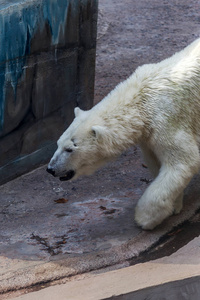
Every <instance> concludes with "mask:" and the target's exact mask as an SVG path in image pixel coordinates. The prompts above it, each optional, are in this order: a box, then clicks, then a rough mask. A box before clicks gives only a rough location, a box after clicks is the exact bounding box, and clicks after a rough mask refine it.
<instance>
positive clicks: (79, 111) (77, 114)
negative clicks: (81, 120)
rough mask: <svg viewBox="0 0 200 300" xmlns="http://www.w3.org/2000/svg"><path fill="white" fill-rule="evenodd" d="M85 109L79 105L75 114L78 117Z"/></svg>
mask: <svg viewBox="0 0 200 300" xmlns="http://www.w3.org/2000/svg"><path fill="white" fill-rule="evenodd" d="M83 112H84V111H83V110H82V109H80V108H79V107H78V106H77V107H75V108H74V114H75V117H78V116H79V115H80V114H82V113H83Z"/></svg>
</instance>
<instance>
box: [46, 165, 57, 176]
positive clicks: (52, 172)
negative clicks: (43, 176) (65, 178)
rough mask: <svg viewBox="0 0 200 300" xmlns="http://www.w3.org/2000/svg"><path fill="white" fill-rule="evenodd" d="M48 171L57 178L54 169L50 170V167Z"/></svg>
mask: <svg viewBox="0 0 200 300" xmlns="http://www.w3.org/2000/svg"><path fill="white" fill-rule="evenodd" d="M46 171H47V172H48V173H49V174H51V175H53V176H55V171H54V170H53V169H52V168H49V167H48V168H47V169H46Z"/></svg>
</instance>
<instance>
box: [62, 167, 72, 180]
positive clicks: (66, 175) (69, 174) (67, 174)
mask: <svg viewBox="0 0 200 300" xmlns="http://www.w3.org/2000/svg"><path fill="white" fill-rule="evenodd" d="M74 175H75V171H73V170H70V171H68V172H67V173H66V174H65V176H62V177H60V180H61V181H67V180H70V179H72V178H73V177H74Z"/></svg>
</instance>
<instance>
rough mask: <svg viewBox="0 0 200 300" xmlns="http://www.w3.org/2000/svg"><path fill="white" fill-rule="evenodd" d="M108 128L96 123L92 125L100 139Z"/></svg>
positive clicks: (94, 133) (93, 130)
mask: <svg viewBox="0 0 200 300" xmlns="http://www.w3.org/2000/svg"><path fill="white" fill-rule="evenodd" d="M105 131H106V128H105V127H104V126H99V125H95V126H92V133H93V135H94V136H95V137H96V138H97V139H99V138H101V137H103V136H104V135H105Z"/></svg>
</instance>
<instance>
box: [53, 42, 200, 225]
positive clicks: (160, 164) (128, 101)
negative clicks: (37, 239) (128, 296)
mask: <svg viewBox="0 0 200 300" xmlns="http://www.w3.org/2000/svg"><path fill="white" fill-rule="evenodd" d="M199 142H200V39H198V40H196V41H194V42H193V43H192V44H191V45H189V46H188V47H186V48H185V49H184V50H182V51H181V52H178V53H176V54H174V55H173V56H172V57H170V58H168V59H165V60H163V61H161V62H159V63H157V64H147V65H143V66H141V67H139V68H138V69H136V71H135V72H134V73H133V74H132V75H131V76H130V77H129V78H128V79H127V80H125V81H124V82H122V83H120V84H119V85H118V86H117V87H116V88H115V89H114V90H113V91H112V92H110V93H109V94H108V95H107V96H106V97H105V98H104V99H103V100H102V101H101V102H99V103H98V104H97V105H96V106H94V107H93V108H92V109H90V110H88V111H83V110H81V109H80V108H78V107H77V108H75V119H74V121H73V122H72V124H71V125H70V126H69V128H68V129H67V130H66V131H65V132H64V133H63V134H62V136H61V137H60V138H59V140H58V142H57V144H58V149H57V151H56V152H55V154H54V155H53V157H52V159H51V161H50V163H49V165H48V169H47V171H48V172H49V173H51V174H52V175H54V176H58V177H60V179H61V180H70V179H72V178H74V179H75V178H77V177H78V176H80V175H85V174H91V173H93V172H94V171H95V170H96V169H98V168H99V167H101V166H102V165H104V164H105V163H106V162H107V161H109V160H111V159H113V157H116V156H118V155H119V154H121V153H122V152H123V151H124V150H125V149H127V148H128V147H130V146H132V145H135V144H138V145H139V146H140V147H141V149H142V152H143V155H144V159H145V161H146V164H147V166H148V167H149V169H150V171H151V172H152V174H153V176H154V177H155V179H154V181H153V182H152V183H151V184H150V186H149V187H148V188H147V189H146V191H145V192H144V194H143V196H142V197H141V198H140V200H139V201H138V204H137V206H136V209H135V220H136V222H137V224H138V225H139V226H141V227H142V228H143V229H149V230H150V229H153V228H154V227H155V226H157V225H158V224H160V223H161V222H162V221H163V220H164V219H166V218H167V217H169V216H170V215H172V214H173V213H175V214H178V213H179V212H180V211H181V209H182V200H183V191H184V189H185V187H186V186H187V184H188V183H189V181H190V180H191V178H192V177H193V175H194V174H195V173H197V172H198V171H199V167H200V157H199V149H198V146H199Z"/></svg>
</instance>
